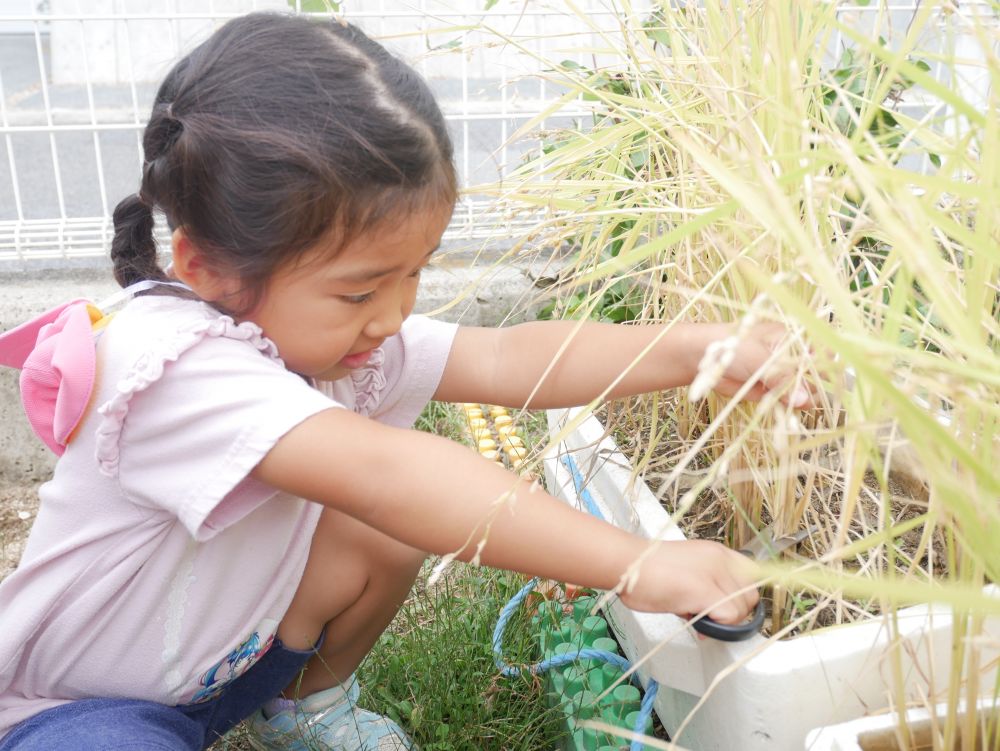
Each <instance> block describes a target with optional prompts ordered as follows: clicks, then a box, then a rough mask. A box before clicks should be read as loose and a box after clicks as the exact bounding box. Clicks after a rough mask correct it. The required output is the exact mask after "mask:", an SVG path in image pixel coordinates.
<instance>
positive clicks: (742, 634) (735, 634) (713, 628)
mask: <svg viewBox="0 0 1000 751" xmlns="http://www.w3.org/2000/svg"><path fill="white" fill-rule="evenodd" d="M691 625H692V626H694V630H695V631H697V632H698V633H699V634H704V635H705V636H711V637H712V638H713V639H718V640H719V641H743V640H744V639H749V638H750V637H751V636H753V635H754V634H756V633H757V632H759V631H760V627H761V626H763V625H764V601H763V600H758V601H757V607H756V608H754V611H753V617H752V618H751V619H750V620H749V621H744V622H743V623H738V624H736V625H735V626H730V625H728V624H725V623H719V622H718V621H713V620H712V619H711V618H709V617H708V616H707V615H706V616H705V617H704V618H699V619H698V620H696V621H694V623H692V624H691Z"/></svg>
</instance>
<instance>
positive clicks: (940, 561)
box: [595, 397, 948, 638]
mask: <svg viewBox="0 0 1000 751" xmlns="http://www.w3.org/2000/svg"><path fill="white" fill-rule="evenodd" d="M672 408H673V404H672V403H671V402H670V401H669V400H667V399H664V398H660V399H659V401H658V415H657V419H658V421H659V424H660V425H661V426H665V427H666V430H665V433H664V435H665V438H664V439H663V440H661V441H660V442H659V443H658V445H657V447H656V450H655V451H654V452H653V454H652V455H651V457H650V459H649V461H648V463H647V465H646V467H645V469H644V471H643V473H642V475H641V479H642V480H643V481H645V482H646V484H647V485H648V486H649V487H650V489H651V490H652V492H653V494H654V495H655V496H656V497H657V498H658V499H659V500H660V502H661V503H662V504H663V506H664V508H665V509H666V511H667V513H670V514H673V513H675V512H676V510H677V508H678V506H679V504H680V502H681V499H682V497H683V496H684V495H685V493H687V491H689V490H690V489H691V488H693V487H695V486H696V485H697V484H698V483H699V481H701V480H702V479H703V478H704V477H705V475H706V473H707V471H708V468H709V467H710V465H711V462H712V456H711V455H710V453H709V450H708V449H706V450H705V451H703V452H702V454H701V455H700V456H697V457H696V458H695V460H694V461H692V462H691V466H690V467H689V468H688V469H687V470H686V471H685V472H684V473H683V474H682V475H681V476H680V478H679V479H678V480H677V481H676V482H673V483H670V484H669V486H668V485H667V483H666V481H667V479H668V477H669V476H670V474H671V471H672V469H673V468H674V466H675V465H676V463H677V461H678V460H679V459H680V458H681V457H682V456H683V455H684V454H685V453H686V451H687V447H688V446H689V445H690V444H691V442H692V441H693V440H694V439H695V438H696V436H695V437H691V438H689V439H688V440H687V441H685V440H682V439H680V438H679V437H678V436H677V435H676V431H675V430H674V425H673V416H672ZM651 409H652V406H651V402H650V399H649V397H636V398H634V399H627V400H619V401H614V402H609V403H608V404H606V405H604V407H602V408H601V409H599V410H598V411H597V412H595V416H596V417H597V418H598V419H599V420H600V421H601V422H602V423H603V424H605V425H609V424H610V425H613V426H614V429H613V435H612V437H613V438H614V439H615V442H616V443H617V444H618V447H619V448H620V449H621V451H622V453H623V454H624V455H625V456H626V457H627V458H628V459H629V461H630V462H632V464H633V466H635V464H636V462H637V461H638V460H640V459H641V458H642V455H643V454H644V453H645V452H646V451H647V450H648V448H647V447H648V436H641V435H640V427H639V425H638V421H637V420H635V419H633V417H632V416H633V415H642V416H643V424H647V425H648V423H647V422H646V420H647V419H648V418H647V416H648V414H649V413H650V410H651ZM646 430H648V428H646ZM802 463H803V466H811V467H813V468H814V469H816V470H817V471H819V472H823V473H825V474H827V475H828V476H829V477H835V476H836V474H837V473H838V472H839V471H840V470H839V457H838V455H837V452H836V450H835V449H832V448H831V447H828V446H825V447H822V448H820V449H817V450H814V452H813V455H812V456H805V457H802ZM801 484H802V483H801V476H800V477H799V485H800V486H801ZM887 486H888V496H889V498H890V506H889V509H888V514H889V516H890V518H891V519H892V520H893V522H894V523H896V524H898V523H901V522H905V521H907V520H909V519H913V518H915V517H917V516H920V515H921V514H923V513H925V512H926V510H927V502H928V495H927V489H926V487H925V486H923V485H922V483H921V482H920V481H919V479H917V478H916V477H915V476H914V475H913V474H911V473H892V472H890V475H889V478H888V483H887ZM798 490H799V493H798V494H799V495H801V487H799V489H798ZM882 496H883V492H882V489H881V488H880V486H879V481H878V478H877V477H876V476H875V474H874V473H873V472H871V471H869V472H867V473H866V475H865V478H864V486H863V487H862V488H861V493H860V496H859V498H858V499H857V503H856V506H855V508H854V513H853V516H852V519H851V522H850V528H849V530H848V536H847V539H848V540H854V539H858V538H861V537H864V536H867V535H870V534H872V533H873V532H874V531H875V530H877V529H878V528H879V520H880V518H881V516H882V514H883V512H882V510H881V500H880V499H881V498H882ZM843 502H844V498H843V493H842V491H841V490H840V488H839V487H838V485H837V483H836V482H830V481H827V482H824V483H822V484H820V485H815V486H814V487H813V488H812V490H811V497H810V500H809V502H808V503H807V504H806V507H805V515H804V519H805V523H806V524H816V525H818V526H819V527H820V529H821V530H822V531H821V533H820V534H818V535H814V536H813V537H812V538H811V539H808V540H806V541H804V542H803V543H802V544H801V545H800V546H799V547H798V549H797V550H796V551H794V552H792V553H790V555H791V556H792V557H797V558H799V559H802V560H815V559H817V558H819V557H821V556H822V555H824V554H825V553H826V552H827V551H828V550H830V549H831V548H832V545H833V540H832V535H833V527H834V526H835V524H836V522H837V520H839V518H840V515H841V511H842V504H843ZM735 509H736V505H735V504H734V501H733V498H732V497H731V496H730V494H729V492H728V487H726V486H725V485H724V484H723V485H722V486H715V487H712V486H710V487H708V488H706V489H704V490H702V491H701V492H700V493H699V494H698V495H697V496H696V497H695V499H694V501H693V503H691V505H690V507H689V508H688V510H687V512H686V513H685V514H684V515H683V516H682V517H681V518H680V520H679V522H678V523H679V526H680V528H681V530H682V531H683V532H684V534H685V536H687V537H689V538H699V539H706V540H715V541H718V542H722V543H724V544H727V545H732V539H733V526H734V515H735V513H736V511H735ZM772 521H773V519H772V518H771V516H770V512H769V510H768V509H767V508H766V505H765V507H764V508H762V509H761V510H760V518H759V519H756V520H754V526H758V525H759V526H760V527H763V526H765V525H767V524H770V523H771V522H772ZM922 535H923V527H922V526H917V527H915V528H914V529H912V530H910V531H909V532H907V533H905V534H903V535H901V536H900V537H898V538H897V539H896V546H895V548H896V553H895V556H896V559H897V568H898V569H900V568H901V569H905V570H906V571H908V572H909V573H913V574H916V572H917V571H923V572H924V573H925V575H928V576H934V577H939V576H941V575H943V574H946V573H947V566H946V562H947V560H948V557H947V547H946V545H947V543H946V540H945V535H944V532H943V531H942V530H941V529H940V528H937V529H935V530H934V533H933V535H932V538H931V542H930V544H929V545H926V546H925V547H924V548H923V549H922V548H921V544H920V543H921V539H922ZM886 565H887V564H886V556H881V557H880V558H879V560H878V562H877V566H878V568H879V569H880V570H881V571H884V570H885V568H886ZM843 566H844V567H845V568H847V569H853V570H863V569H864V568H866V567H868V568H871V567H872V566H873V564H872V562H870V561H868V560H866V559H861V558H859V559H857V560H847V561H844V562H843ZM775 600H777V601H778V603H779V604H778V607H779V609H780V618H777V619H775V618H774V617H773V608H774V603H775ZM765 606H766V608H767V615H768V617H767V620H766V621H765V628H764V630H763V633H764V634H765V635H770V634H771V633H772V631H773V630H777V629H782V630H783V633H782V634H781V638H790V637H793V636H797V635H799V634H802V633H806V632H809V631H812V630H815V629H817V628H823V627H826V626H832V625H836V624H841V623H849V622H856V621H862V620H866V619H870V618H872V617H875V616H878V615H880V613H881V607H880V604H879V603H878V601H871V600H869V601H864V600H850V599H841V598H839V597H837V598H833V597H831V598H826V599H817V597H816V595H815V594H812V593H806V592H795V591H779V592H777V593H776V594H775V597H774V598H772V597H771V595H770V592H768V593H767V595H766V597H765ZM793 623H794V625H791V624H793ZM786 625H787V626H789V627H788V628H787V630H786V629H785V627H786Z"/></svg>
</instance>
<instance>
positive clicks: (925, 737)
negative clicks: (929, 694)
mask: <svg viewBox="0 0 1000 751" xmlns="http://www.w3.org/2000/svg"><path fill="white" fill-rule="evenodd" d="M997 710H998V707H997V705H996V704H995V702H994V701H993V700H991V699H986V700H983V701H981V702H979V704H978V711H979V712H993V713H994V714H995V713H996V712H997ZM946 711H947V707H945V706H944V705H939V706H938V707H937V709H936V712H937V716H938V717H943V716H944V713H945V712H946ZM898 723H899V717H898V716H897V715H896V714H895V713H892V714H884V715H879V716H878V717H862V718H860V719H857V720H852V721H851V722H844V723H841V724H839V725H832V726H829V727H823V728H817V729H816V730H814V731H813V732H811V733H809V735H808V737H807V738H806V745H805V746H804V748H805V749H807V751H889V749H896V748H898V744H897V743H896V741H895V738H896V727H897V726H898ZM906 726H907V728H908V730H909V732H910V736H911V738H912V739H913V741H914V743H916V744H918V747H919V748H931V744H930V737H931V733H932V731H933V729H934V728H935V726H937V727H938V728H940V726H941V723H940V721H937V722H935V721H934V720H932V717H931V712H930V711H929V710H927V709H922V708H921V709H911V710H909V711H907V713H906ZM980 744H981V746H977V748H979V747H982V748H985V745H982V744H983V741H982V740H980Z"/></svg>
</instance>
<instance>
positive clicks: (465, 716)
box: [359, 565, 560, 751]
mask: <svg viewBox="0 0 1000 751" xmlns="http://www.w3.org/2000/svg"><path fill="white" fill-rule="evenodd" d="M523 583H524V582H523V580H522V579H521V578H520V577H518V576H516V575H514V574H509V573H507V572H498V571H493V570H488V569H481V568H476V567H472V566H467V565H458V566H457V567H456V568H455V569H453V570H452V571H451V573H450V575H449V576H448V577H446V580H445V581H443V582H440V583H439V584H438V585H437V586H436V587H435V588H434V589H432V590H423V591H417V592H415V594H414V595H413V596H412V597H411V598H410V600H409V601H408V602H407V604H406V606H405V607H404V608H403V610H402V611H401V612H400V614H399V616H398V617H397V619H396V621H395V622H394V623H393V626H392V628H391V629H390V630H389V631H388V632H387V633H385V634H384V635H383V636H382V638H381V639H380V640H379V642H378V644H377V645H376V646H375V649H374V650H373V651H372V653H371V654H370V655H369V657H368V659H367V660H365V662H364V664H363V665H362V666H361V669H360V671H359V676H360V679H361V685H362V696H361V704H362V706H365V707H367V708H371V709H373V710H375V711H377V712H380V713H382V714H386V715H388V716H390V717H392V718H393V719H394V720H396V721H397V722H399V723H400V725H401V726H403V727H404V728H406V729H407V730H408V731H409V732H410V734H411V736H412V737H413V739H414V741H416V742H417V744H419V746H420V748H421V749H423V751H452V750H454V751H460V750H461V749H483V750H484V751H485V750H490V749H492V750H493V751H501V749H503V750H511V751H513V750H514V749H518V750H520V749H523V750H524V751H528V750H529V749H542V748H553V747H554V746H555V745H556V742H557V740H558V722H559V719H560V717H559V715H558V714H557V713H556V712H555V711H553V710H550V709H547V707H546V704H545V700H544V697H543V696H542V695H541V684H540V682H538V681H536V680H534V679H532V678H518V679H507V678H503V677H502V676H500V675H499V672H498V670H497V668H496V666H495V665H494V663H493V656H492V652H491V641H492V634H493V628H494V625H495V624H496V620H497V616H498V615H499V613H500V609H501V608H502V607H503V606H504V604H505V603H506V602H507V600H508V599H509V598H510V597H511V596H513V595H514V594H515V593H516V592H517V590H518V589H520V587H521V586H522V584H523ZM533 638H534V635H533V633H532V629H531V627H530V624H528V623H526V618H524V617H521V618H517V617H515V618H514V619H512V621H511V623H510V625H509V626H508V628H507V637H506V642H505V644H504V646H505V656H506V657H507V659H508V660H509V661H513V662H515V663H518V662H520V663H524V662H530V661H532V660H533V659H534V658H533V652H532V640H533Z"/></svg>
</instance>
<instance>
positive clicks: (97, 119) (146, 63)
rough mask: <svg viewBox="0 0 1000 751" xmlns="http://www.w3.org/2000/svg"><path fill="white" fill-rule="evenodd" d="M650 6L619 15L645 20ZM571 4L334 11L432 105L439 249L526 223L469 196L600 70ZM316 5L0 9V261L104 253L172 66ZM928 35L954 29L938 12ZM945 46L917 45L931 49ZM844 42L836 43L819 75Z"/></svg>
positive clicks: (603, 44) (905, 21)
mask: <svg viewBox="0 0 1000 751" xmlns="http://www.w3.org/2000/svg"><path fill="white" fill-rule="evenodd" d="M974 4H975V3H973V5H974ZM653 5H656V3H651V2H646V3H634V4H629V5H628V9H629V12H631V13H648V12H649V9H650V8H651V7H652V6H653ZM919 5H920V3H918V2H909V3H884V2H883V3H871V4H865V5H861V4H858V5H855V4H849V3H845V4H842V10H841V11H840V12H841V15H842V17H846V18H848V19H849V20H850V22H851V23H852V24H853V25H854V27H855V28H857V29H858V30H859V31H861V33H864V34H869V35H882V36H885V37H887V38H888V39H890V40H891V39H893V38H897V37H899V36H900V35H905V34H906V33H907V30H908V27H909V23H910V22H911V20H912V18H913V15H914V13H915V11H916V10H917V8H918V7H919ZM966 5H968V4H966ZM577 6H578V7H581V6H582V7H585V9H586V13H585V14H583V15H581V14H579V13H570V12H568V11H567V7H566V5H565V4H564V3H563V2H561V1H560V0H553V2H551V3H546V2H524V1H523V0H500V1H499V2H487V1H486V0H450V1H448V2H445V1H443V0H410V1H409V2H407V1H406V0H347V1H346V2H343V3H342V4H340V6H339V11H340V14H342V15H343V17H345V18H347V19H348V20H350V21H352V22H355V23H357V24H358V25H359V26H361V27H362V28H363V29H365V30H366V31H367V32H368V33H369V34H370V35H372V36H374V37H376V38H378V39H379V40H380V41H382V42H383V43H384V44H385V45H386V46H387V47H389V48H390V49H392V50H393V51H394V52H396V53H397V54H400V55H401V56H403V57H404V58H406V59H408V60H409V61H411V62H412V63H413V64H414V65H415V66H416V67H417V68H418V70H420V71H421V73H422V74H423V75H424V76H425V78H427V80H428V81H429V83H430V84H431V87H432V89H433V90H434V91H435V93H436V95H437V96H438V98H439V101H440V103H441V105H442V109H443V111H444V112H445V116H446V118H447V120H448V123H449V127H450V129H451V132H452V136H453V138H454V141H455V145H456V152H455V153H456V162H457V167H458V170H459V175H460V179H461V182H462V185H463V186H465V187H467V188H470V190H468V191H466V193H465V194H464V195H463V198H462V200H461V202H460V204H459V206H458V208H457V210H456V212H455V215H454V218H453V221H452V225H451V227H450V228H449V230H448V233H447V234H446V238H445V239H446V241H453V242H454V241H460V242H472V241H480V240H483V239H487V238H510V237H512V236H514V235H515V234H516V233H517V232H518V231H519V230H520V229H521V226H519V225H524V224H526V223H530V221H531V217H530V214H527V215H526V214H518V215H517V217H518V218H517V219H513V218H512V216H513V215H508V214H506V213H505V212H504V211H503V210H502V209H501V208H499V207H498V206H497V205H495V204H494V203H493V202H492V201H491V200H488V199H486V198H483V197H479V196H477V195H476V193H475V191H474V186H476V185H478V184H484V183H490V182H494V181H497V180H500V179H502V178H503V176H504V175H505V174H506V173H507V172H508V171H509V170H510V169H511V167H512V166H515V165H517V164H519V163H520V162H521V160H522V159H523V158H524V156H525V154H528V153H530V152H531V151H532V150H533V149H537V148H538V142H537V140H533V139H532V138H520V139H516V140H512V136H513V135H514V134H516V133H517V131H518V129H519V128H520V127H521V126H522V125H524V124H525V123H526V122H528V121H531V120H533V119H537V118H539V116H540V115H541V114H542V113H544V112H546V111H547V109H548V108H549V107H550V106H551V105H552V103H553V102H555V101H556V100H557V98H558V97H559V96H561V95H562V94H563V91H562V90H561V89H560V88H559V87H558V85H557V84H554V83H553V82H552V80H551V78H550V77H549V76H547V75H545V73H546V71H547V70H551V68H552V66H553V64H554V63H558V62H559V61H561V60H564V59H573V60H578V61H584V62H586V63H587V64H588V65H600V64H601V60H600V59H599V58H600V54H599V53H597V52H595V50H597V49H607V48H609V47H611V48H613V46H614V41H613V39H612V37H613V35H614V34H615V33H616V32H617V31H618V30H619V29H620V28H621V23H622V13H623V12H624V10H623V8H622V6H621V4H616V3H613V2H600V1H599V0H590V1H589V2H581V3H577ZM325 7H327V4H326V3H324V2H323V1H322V0H208V1H207V2H203V1H202V0H87V1H86V2H83V1H81V0H47V1H44V2H39V0H0V136H2V138H0V262H3V261H9V260H22V261H23V260H30V259H44V258H73V257H87V256H99V255H103V254H105V253H106V252H107V248H108V246H109V243H110V239H111V234H112V225H111V220H110V217H111V212H112V211H113V210H114V207H115V205H116V204H117V202H118V201H119V200H121V199H122V198H123V197H125V196H126V195H128V194H131V193H134V192H135V191H136V190H137V188H138V180H139V175H140V174H141V165H142V151H141V134H142V128H143V127H144V124H145V120H146V118H147V116H148V112H149V109H150V107H151V103H152V98H153V95H154V93H155V90H156V87H157V85H158V83H159V80H160V79H161V78H162V76H163V75H164V74H165V73H166V71H167V70H168V69H169V67H170V66H171V64H172V63H173V62H174V61H176V60H177V59H178V58H179V57H180V56H181V55H182V54H184V53H185V52H186V51H187V50H190V49H191V48H193V47H194V46H195V45H196V44H197V43H198V42H199V41H201V40H203V39H204V38H205V37H206V36H208V34H210V33H211V31H212V29H213V28H215V27H216V26H217V25H218V24H220V23H222V22H223V21H225V19H227V18H230V17H233V16H236V15H240V14H242V13H245V12H249V11H252V10H277V11H283V12H296V13H309V14H316V15H325V14H328V13H329V11H328V10H324V8H325ZM961 18H962V17H961V16H959V22H961ZM941 23H942V24H944V23H951V24H953V25H954V23H955V21H953V20H952V19H951V15H949V17H948V18H946V17H945V16H944V15H942V17H941ZM954 39H955V36H954V35H945V34H941V35H940V38H938V39H928V40H925V42H924V43H925V44H927V45H930V46H932V47H934V46H936V47H939V48H940V47H941V45H944V44H954V43H955V42H954ZM947 40H951V41H947ZM848 44H849V40H845V39H844V38H843V36H842V35H840V34H837V35H835V37H834V39H833V41H832V44H831V49H830V50H828V52H827V57H828V58H829V59H830V61H831V64H833V62H832V61H835V60H836V57H837V55H838V54H839V53H840V51H841V50H842V49H843V48H844V47H845V46H848ZM289 54H294V50H290V51H289ZM970 70H971V68H970ZM952 73H953V72H952ZM941 75H942V76H944V75H945V74H944V72H942V73H941ZM949 75H950V74H949ZM944 83H945V84H946V85H949V86H962V87H966V88H968V87H972V88H973V89H975V88H976V87H979V88H981V89H983V93H982V99H983V101H984V102H985V96H986V94H985V86H986V84H985V83H983V82H981V81H976V80H975V78H974V76H970V78H969V80H963V81H957V80H944ZM899 106H900V107H903V108H910V109H911V110H914V111H916V112H917V113H918V114H920V113H926V112H929V111H930V109H931V108H933V107H939V106H941V105H940V104H939V103H931V102H929V101H923V100H921V99H920V97H919V95H917V96H914V97H911V98H908V99H907V100H906V101H903V102H900V103H899ZM588 112H589V110H588V108H587V106H586V103H584V102H569V103H568V104H567V105H566V106H563V107H561V108H560V109H559V111H558V114H556V115H553V116H552V117H549V118H543V119H541V122H540V123H539V125H540V127H545V126H548V127H562V126H568V125H573V124H577V125H579V124H580V123H585V121H586V116H587V114H588ZM159 226H160V227H161V229H160V237H161V238H163V228H162V223H160V225H159Z"/></svg>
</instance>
